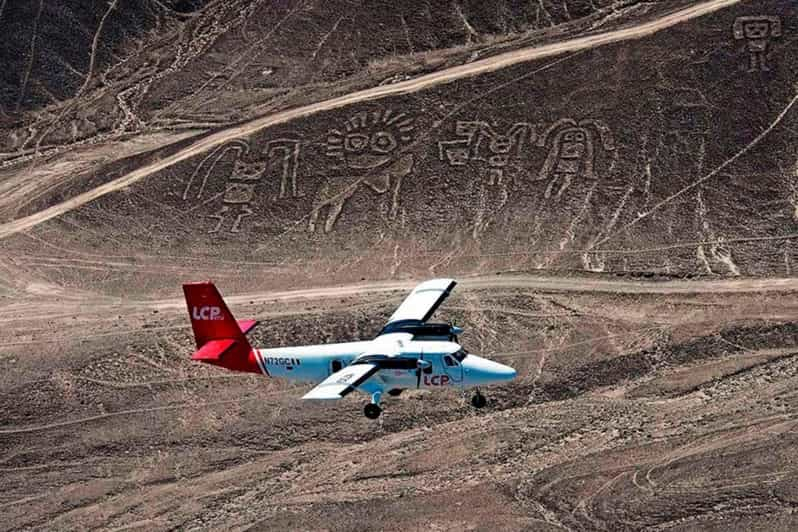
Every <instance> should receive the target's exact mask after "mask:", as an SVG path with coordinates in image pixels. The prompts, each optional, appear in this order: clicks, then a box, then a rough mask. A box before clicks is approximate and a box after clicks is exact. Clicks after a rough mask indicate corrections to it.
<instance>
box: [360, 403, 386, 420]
mask: <svg viewBox="0 0 798 532" xmlns="http://www.w3.org/2000/svg"><path fill="white" fill-rule="evenodd" d="M363 413H364V414H366V417H367V418H369V419H377V418H378V417H380V414H381V413H382V408H380V407H379V405H375V404H374V403H369V404H367V405H366V407H365V408H364V409H363Z"/></svg>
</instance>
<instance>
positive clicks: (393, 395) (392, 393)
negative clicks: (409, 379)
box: [388, 388, 403, 397]
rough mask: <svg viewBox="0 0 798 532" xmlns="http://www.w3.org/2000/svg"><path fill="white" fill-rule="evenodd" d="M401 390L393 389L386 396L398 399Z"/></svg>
mask: <svg viewBox="0 0 798 532" xmlns="http://www.w3.org/2000/svg"><path fill="white" fill-rule="evenodd" d="M402 391H403V390H402V388H393V389H390V390H388V395H390V396H391V397H399V394H400V393H402Z"/></svg>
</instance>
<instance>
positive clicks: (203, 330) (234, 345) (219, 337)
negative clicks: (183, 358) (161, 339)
mask: <svg viewBox="0 0 798 532" xmlns="http://www.w3.org/2000/svg"><path fill="white" fill-rule="evenodd" d="M183 293H184V294H185V295H186V304H187V305H188V314H189V318H190V319H191V328H192V329H193V330H194V338H195V339H196V341H197V351H196V352H195V353H194V354H193V355H192V356H191V358H192V359H193V360H199V361H201V362H206V363H209V364H213V365H216V366H222V367H225V368H228V369H232V370H236V371H250V372H253V373H260V367H259V366H258V362H257V360H256V354H255V353H254V352H253V350H252V347H251V346H250V345H249V342H248V341H247V337H246V335H245V333H246V332H247V331H249V330H250V329H252V327H254V326H255V323H256V322H255V321H253V320H242V321H240V322H237V321H236V320H235V318H233V315H232V314H231V313H230V309H228V308H227V305H225V303H224V300H223V299H222V296H221V294H219V291H218V290H217V289H216V287H215V286H214V285H213V283H211V282H209V281H207V282H201V283H187V284H184V285H183Z"/></svg>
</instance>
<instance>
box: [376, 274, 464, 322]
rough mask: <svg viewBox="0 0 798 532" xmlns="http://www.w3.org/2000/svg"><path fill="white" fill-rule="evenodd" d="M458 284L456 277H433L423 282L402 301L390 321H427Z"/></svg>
mask: <svg viewBox="0 0 798 532" xmlns="http://www.w3.org/2000/svg"><path fill="white" fill-rule="evenodd" d="M456 284H457V282H456V281H455V280H454V279H432V280H431V281H425V282H423V283H421V284H420V285H418V286H417V287H415V288H414V289H413V291H412V292H410V295H409V296H407V297H406V298H405V300H404V301H402V304H401V305H399V308H397V309H396V312H394V313H393V315H391V318H390V319H389V320H388V323H393V322H397V321H404V320H414V321H422V322H424V321H427V320H428V319H430V317H432V314H433V313H434V312H435V311H436V310H437V309H438V307H439V306H440V305H441V303H443V301H444V300H445V299H446V298H447V297H448V296H449V293H450V292H451V291H452V290H453V289H454V287H455V285H456Z"/></svg>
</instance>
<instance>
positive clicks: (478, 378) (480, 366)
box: [463, 355, 517, 385]
mask: <svg viewBox="0 0 798 532" xmlns="http://www.w3.org/2000/svg"><path fill="white" fill-rule="evenodd" d="M463 369H465V370H466V376H467V377H466V378H467V380H468V381H470V382H472V383H474V384H475V385H477V384H488V383H491V382H502V381H511V380H513V379H514V378H515V377H516V375H517V373H516V371H515V370H514V369H513V368H511V367H510V366H505V365H504V364H499V363H498V362H494V361H492V360H488V359H487V358H482V357H478V356H476V355H468V356H467V357H466V358H465V359H464V360H463Z"/></svg>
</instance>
